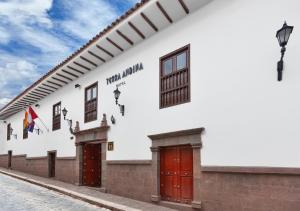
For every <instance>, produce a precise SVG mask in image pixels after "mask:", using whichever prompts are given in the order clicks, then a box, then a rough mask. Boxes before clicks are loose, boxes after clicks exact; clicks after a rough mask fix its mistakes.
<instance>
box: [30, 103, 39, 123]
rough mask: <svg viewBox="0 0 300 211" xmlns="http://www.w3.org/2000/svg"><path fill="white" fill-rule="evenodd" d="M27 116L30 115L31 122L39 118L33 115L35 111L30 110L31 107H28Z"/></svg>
mask: <svg viewBox="0 0 300 211" xmlns="http://www.w3.org/2000/svg"><path fill="white" fill-rule="evenodd" d="M29 114H30V116H31V118H32V120H35V119H36V118H39V117H38V115H37V114H36V113H35V111H34V110H33V109H32V108H31V106H29Z"/></svg>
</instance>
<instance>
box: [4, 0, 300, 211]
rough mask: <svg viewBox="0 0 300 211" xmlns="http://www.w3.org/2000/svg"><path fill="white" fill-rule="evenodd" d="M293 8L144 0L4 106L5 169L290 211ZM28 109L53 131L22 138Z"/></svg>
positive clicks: (256, 0) (219, 206)
mask: <svg viewBox="0 0 300 211" xmlns="http://www.w3.org/2000/svg"><path fill="white" fill-rule="evenodd" d="M299 8H300V2H299V1H296V0H287V1H279V0H264V1H261V0H253V1H246V0H235V1H223V0H211V1H209V0H145V1H142V2H141V3H140V4H137V5H136V6H135V7H134V8H133V9H131V10H129V11H128V12H127V13H126V14H124V15H123V16H121V17H120V18H119V19H118V20H116V21H115V22H114V23H112V24H111V25H110V26H108V27H107V28H106V29H105V30H103V31H102V32H100V33H99V35H97V36H96V37H94V38H93V39H92V40H91V41H89V42H88V43H87V44H86V45H84V46H83V47H82V48H81V49H80V50H78V51H77V52H75V53H74V54H73V55H71V56H70V57H69V58H68V59H66V60H65V61H63V62H62V63H61V64H59V65H57V66H56V67H54V68H53V69H52V70H51V71H50V72H49V73H48V74H46V75H45V76H44V77H42V78H41V79H40V80H38V81H37V82H36V83H34V84H33V85H32V86H31V87H29V88H28V89H27V90H25V91H24V92H23V93H21V94H20V95H19V96H18V97H17V98H16V99H14V100H13V101H12V102H10V103H9V104H8V105H7V106H5V107H4V108H3V109H2V110H1V111H0V119H2V120H3V121H2V122H1V123H0V143H1V144H0V153H1V154H2V155H0V165H1V166H2V167H10V168H12V169H15V170H20V171H25V172H28V173H32V174H36V175H40V176H50V177H55V178H56V179H59V180H63V181H66V182H70V183H76V184H78V185H90V186H100V187H101V188H102V189H103V191H107V192H110V193H114V194H119V195H123V196H127V197H131V198H135V199H139V200H144V201H153V202H156V203H160V204H163V205H166V206H173V205H174V204H170V203H169V201H171V202H177V203H178V204H176V206H177V207H179V209H181V210H182V209H183V208H182V205H181V204H187V206H184V207H185V208H187V207H189V206H190V207H193V208H200V207H201V206H202V210H222V211H223V210H231V211H232V210H238V211H240V210H293V211H294V210H299V209H300V202H299V195H300V187H299V181H300V177H299V175H300V154H299V147H300V142H299V140H300V133H299V128H300V126H299V119H300V110H299V108H300V100H299V99H298V97H297V96H298V93H299V91H300V83H299V80H300V71H299V70H298V69H299V68H297V67H298V64H299V66H300V60H299V59H298V58H297V57H298V56H299V51H300V48H298V47H297V46H300V36H297V26H298V25H300V13H299ZM284 20H287V21H288V24H292V25H294V26H295V30H294V31H293V33H292V34H291V37H290V41H289V43H288V45H287V51H286V54H285V57H284V62H285V65H284V71H283V79H282V81H280V82H279V81H277V61H278V60H279V59H280V47H279V45H278V41H277V39H276V37H275V34H276V31H277V30H278V29H280V28H281V27H282V24H283V22H284ZM116 86H118V90H119V91H120V92H121V94H120V97H119V99H118V103H119V104H120V105H124V107H125V109H124V115H122V114H121V113H120V108H121V107H120V106H119V105H116V102H115V96H114V90H116ZM28 105H31V106H32V108H33V109H34V110H35V112H36V113H37V114H38V116H39V117H40V118H41V119H42V120H43V121H44V122H45V124H46V127H48V128H49V131H47V130H46V129H45V127H44V126H43V124H42V122H41V121H40V120H36V124H37V126H38V127H39V128H40V129H41V131H37V130H35V131H34V133H29V135H28V138H23V119H24V113H25V112H24V108H27V107H28ZM63 108H66V109H67V111H68V112H67V115H66V119H71V120H72V122H73V130H75V133H74V134H72V133H71V132H70V130H69V127H68V121H65V120H64V117H63V115H62V112H61V111H62V109H63ZM55 109H57V110H56V111H58V112H54V110H55ZM112 117H113V118H114V119H115V123H114V124H113V123H112ZM75 122H78V124H77V127H76V129H74V127H75V125H76V124H75ZM78 126H79V128H78ZM53 127H54V128H53ZM10 128H12V129H13V131H12V135H8V134H9V132H8V131H10ZM36 128H37V127H36ZM53 129H55V130H53ZM38 132H39V134H38ZM8 136H10V137H8ZM7 139H9V140H7ZM174 161H175V162H174ZM174 206H175V205H174Z"/></svg>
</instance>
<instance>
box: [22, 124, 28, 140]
mask: <svg viewBox="0 0 300 211" xmlns="http://www.w3.org/2000/svg"><path fill="white" fill-rule="evenodd" d="M27 138H28V129H27V128H25V119H23V139H27Z"/></svg>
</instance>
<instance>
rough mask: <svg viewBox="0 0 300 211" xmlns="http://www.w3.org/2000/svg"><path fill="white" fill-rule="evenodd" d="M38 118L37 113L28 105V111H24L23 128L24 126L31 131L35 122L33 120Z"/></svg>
mask: <svg viewBox="0 0 300 211" xmlns="http://www.w3.org/2000/svg"><path fill="white" fill-rule="evenodd" d="M36 118H38V115H37V114H36V113H35V111H34V110H33V109H32V108H31V106H29V109H28V112H27V111H26V112H25V119H24V129H25V128H26V129H27V130H28V131H29V132H31V133H32V132H33V130H34V125H35V122H34V120H35V119H36Z"/></svg>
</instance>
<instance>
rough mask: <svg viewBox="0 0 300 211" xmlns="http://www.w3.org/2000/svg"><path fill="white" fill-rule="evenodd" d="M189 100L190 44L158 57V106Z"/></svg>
mask: <svg viewBox="0 0 300 211" xmlns="http://www.w3.org/2000/svg"><path fill="white" fill-rule="evenodd" d="M187 102H190V45H187V46H184V47H182V48H180V49H178V50H176V51H173V52H171V53H169V54H167V55H165V56H163V57H161V58H160V108H166V107H169V106H174V105H178V104H182V103H187Z"/></svg>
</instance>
